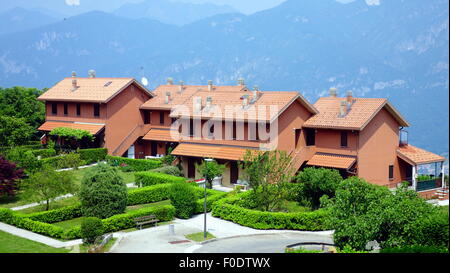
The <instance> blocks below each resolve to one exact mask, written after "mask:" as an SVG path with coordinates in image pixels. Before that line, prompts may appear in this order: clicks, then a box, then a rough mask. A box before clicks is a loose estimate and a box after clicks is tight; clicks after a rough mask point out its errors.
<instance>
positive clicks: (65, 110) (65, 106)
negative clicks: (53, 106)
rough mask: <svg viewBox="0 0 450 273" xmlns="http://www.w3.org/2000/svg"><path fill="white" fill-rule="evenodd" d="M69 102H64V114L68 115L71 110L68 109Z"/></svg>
mask: <svg viewBox="0 0 450 273" xmlns="http://www.w3.org/2000/svg"><path fill="white" fill-rule="evenodd" d="M68 107H69V106H68V104H67V103H64V115H66V116H67V115H68V114H69V110H68Z"/></svg>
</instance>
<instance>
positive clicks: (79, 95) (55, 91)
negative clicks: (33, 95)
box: [38, 78, 151, 103]
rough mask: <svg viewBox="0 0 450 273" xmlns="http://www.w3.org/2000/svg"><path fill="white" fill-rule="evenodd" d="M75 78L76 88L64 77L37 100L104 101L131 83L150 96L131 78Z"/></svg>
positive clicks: (70, 79) (70, 80) (69, 79)
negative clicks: (73, 88)
mask: <svg viewBox="0 0 450 273" xmlns="http://www.w3.org/2000/svg"><path fill="white" fill-rule="evenodd" d="M75 79H76V80H77V89H76V90H75V91H72V78H65V79H63V80H62V81H60V82H58V83H57V84H56V85H54V86H53V87H52V88H50V89H49V90H47V91H46V92H45V93H44V94H42V95H41V96H39V98H38V100H42V101H82V102H97V103H106V102H108V101H110V100H111V99H112V98H114V97H115V96H116V95H117V94H119V93H120V92H121V91H122V90H124V89H125V88H127V87H128V86H129V85H130V84H132V83H134V84H136V85H137V86H138V87H139V88H140V89H142V90H143V91H144V92H146V93H148V94H149V95H150V96H151V93H150V91H148V90H147V89H146V88H145V87H143V86H142V85H140V84H139V82H137V81H136V80H134V79H133V78H75Z"/></svg>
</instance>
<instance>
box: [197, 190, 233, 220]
mask: <svg viewBox="0 0 450 273" xmlns="http://www.w3.org/2000/svg"><path fill="white" fill-rule="evenodd" d="M195 189H196V191H197V192H198V195H199V196H200V199H197V201H196V202H197V206H196V207H195V212H194V213H195V214H197V213H203V212H204V211H205V208H204V204H203V203H204V199H205V198H204V189H203V188H200V187H196V188H195ZM227 194H228V193H226V192H221V191H216V190H211V189H207V190H206V195H207V196H206V211H211V209H212V205H213V204H214V203H215V202H217V201H218V200H220V199H222V198H224V197H225V196H226V195H227Z"/></svg>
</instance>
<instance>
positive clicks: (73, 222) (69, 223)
mask: <svg viewBox="0 0 450 273" xmlns="http://www.w3.org/2000/svg"><path fill="white" fill-rule="evenodd" d="M82 221H83V217H78V218H73V219H70V220H66V221H62V222H57V223H54V224H53V225H55V226H58V227H62V228H63V229H64V230H68V229H71V228H73V227H76V226H81V222H82Z"/></svg>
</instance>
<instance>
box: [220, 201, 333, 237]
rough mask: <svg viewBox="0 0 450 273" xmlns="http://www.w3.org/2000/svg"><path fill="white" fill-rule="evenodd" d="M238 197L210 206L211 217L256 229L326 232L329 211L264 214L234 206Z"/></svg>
mask: <svg viewBox="0 0 450 273" xmlns="http://www.w3.org/2000/svg"><path fill="white" fill-rule="evenodd" d="M238 201H239V195H236V196H232V197H228V198H223V199H222V200H219V201H217V202H215V203H214V204H213V206H212V215H213V216H217V217H219V218H222V219H224V220H230V221H232V222H234V223H237V224H240V225H243V226H247V227H252V228H256V229H291V230H309V231H318V230H327V229H329V227H328V225H327V222H328V221H327V218H328V217H329V211H327V210H323V209H320V210H316V211H312V212H296V213H286V212H265V211H258V210H253V209H247V208H244V207H241V206H239V205H236V203H237V202H238Z"/></svg>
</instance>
